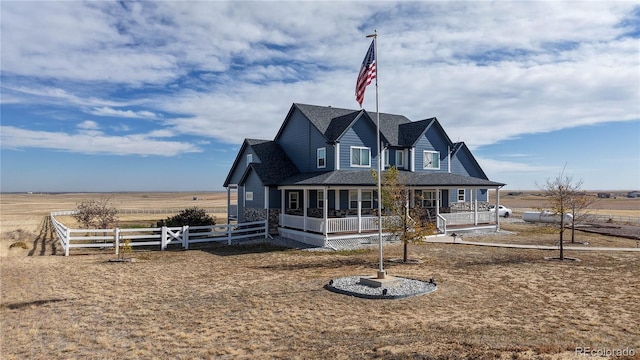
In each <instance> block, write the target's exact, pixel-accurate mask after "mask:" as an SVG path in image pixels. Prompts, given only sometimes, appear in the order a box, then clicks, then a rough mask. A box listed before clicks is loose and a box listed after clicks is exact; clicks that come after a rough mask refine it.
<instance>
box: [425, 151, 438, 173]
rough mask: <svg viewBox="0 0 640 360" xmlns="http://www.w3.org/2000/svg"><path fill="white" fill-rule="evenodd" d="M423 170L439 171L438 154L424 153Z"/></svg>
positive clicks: (435, 152) (433, 152)
mask: <svg viewBox="0 0 640 360" xmlns="http://www.w3.org/2000/svg"><path fill="white" fill-rule="evenodd" d="M423 168H424V169H440V152H439V151H429V150H425V151H424V166H423Z"/></svg>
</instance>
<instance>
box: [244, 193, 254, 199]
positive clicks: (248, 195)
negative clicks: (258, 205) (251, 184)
mask: <svg viewBox="0 0 640 360" xmlns="http://www.w3.org/2000/svg"><path fill="white" fill-rule="evenodd" d="M244 198H245V200H247V201H253V191H247V193H246V194H245V195H244Z"/></svg>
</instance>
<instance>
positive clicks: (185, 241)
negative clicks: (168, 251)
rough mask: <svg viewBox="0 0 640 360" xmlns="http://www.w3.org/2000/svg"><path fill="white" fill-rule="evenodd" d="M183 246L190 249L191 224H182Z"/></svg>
mask: <svg viewBox="0 0 640 360" xmlns="http://www.w3.org/2000/svg"><path fill="white" fill-rule="evenodd" d="M182 247H183V248H184V249H185V250H189V225H183V226H182Z"/></svg>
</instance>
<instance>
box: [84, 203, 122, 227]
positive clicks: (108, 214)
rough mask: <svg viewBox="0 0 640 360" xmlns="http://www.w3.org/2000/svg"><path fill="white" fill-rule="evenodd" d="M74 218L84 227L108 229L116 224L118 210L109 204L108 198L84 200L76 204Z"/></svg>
mask: <svg viewBox="0 0 640 360" xmlns="http://www.w3.org/2000/svg"><path fill="white" fill-rule="evenodd" d="M73 217H74V219H76V221H78V223H80V226H82V227H83V228H85V229H89V228H97V229H108V228H109V227H110V226H112V225H117V224H118V210H117V209H116V208H114V207H112V206H111V199H110V198H101V199H100V200H98V201H96V200H85V201H83V202H81V203H80V204H78V205H76V213H75V214H73Z"/></svg>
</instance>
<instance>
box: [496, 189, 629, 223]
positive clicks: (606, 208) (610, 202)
mask: <svg viewBox="0 0 640 360" xmlns="http://www.w3.org/2000/svg"><path fill="white" fill-rule="evenodd" d="M489 193H490V195H489V196H490V198H491V199H495V192H491V191H490V192H489ZM509 193H510V192H509V191H500V203H501V204H502V205H505V206H507V207H510V208H514V209H522V208H529V209H545V208H548V206H549V205H548V204H549V201H548V199H547V198H546V197H545V196H542V191H524V192H515V193H521V194H519V195H509ZM611 193H613V192H611ZM588 194H589V195H592V196H593V197H594V198H595V197H596V194H597V193H596V192H588ZM491 201H494V200H491ZM590 212H591V213H594V214H600V215H617V216H635V217H640V198H627V197H624V196H615V197H611V198H609V199H597V200H596V202H595V204H594V205H593V206H592V209H590Z"/></svg>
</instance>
